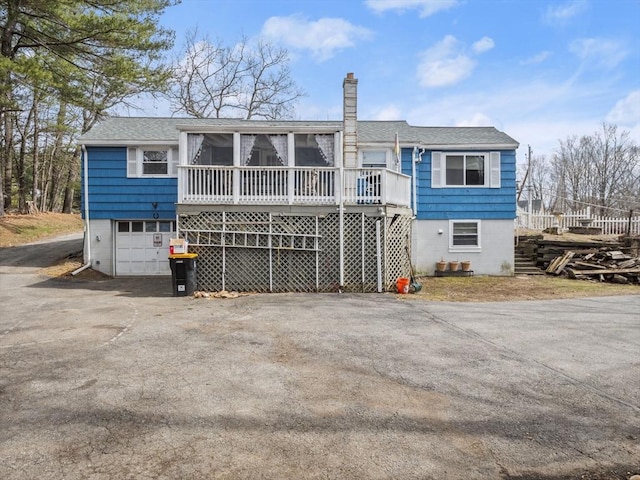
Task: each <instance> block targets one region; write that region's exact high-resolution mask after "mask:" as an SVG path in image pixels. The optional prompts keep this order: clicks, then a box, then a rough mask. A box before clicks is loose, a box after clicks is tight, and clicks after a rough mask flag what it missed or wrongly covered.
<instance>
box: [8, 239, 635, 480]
mask: <svg viewBox="0 0 640 480" xmlns="http://www.w3.org/2000/svg"><path fill="white" fill-rule="evenodd" d="M79 245H80V240H79V239H78V238H77V237H68V238H65V239H61V240H59V241H57V242H50V243H45V244H40V245H33V246H25V247H17V249H16V248H9V249H0V457H1V458H2V462H0V478H7V479H32V478H33V479H35V478H38V479H40V478H54V479H58V478H60V479H62V478H64V479H112V478H125V479H128V478H130V479H138V478H180V479H191V478H193V479H204V478H230V479H233V478H278V479H293V478H295V479H298V478H347V479H349V478H375V479H387V478H388V479H391V478H394V479H395V478H398V479H412V478H415V479H449V478H451V479H463V478H464V479H467V480H468V479H521V480H523V479H529V478H542V479H560V478H575V479H614V478H625V479H626V478H629V477H630V476H631V475H632V474H640V296H629V297H607V298H598V299H580V300H556V301H540V302H512V303H485V304H477V303H475V304H462V303H455V304H454V303H425V302H421V301H419V300H417V299H416V298H414V297H410V296H407V297H404V296H397V295H389V294H387V295H378V294H367V295H351V294H348V295H345V294H320V295H313V294H273V295H253V296H245V297H240V298H237V299H228V300H219V299H215V300H214V299H193V298H184V297H182V298H174V297H172V296H171V285H170V279H168V278H144V279H140V278H134V279H107V280H93V281H86V280H78V279H73V280H63V279H51V278H47V277H44V276H42V275H41V274H39V273H38V270H39V268H41V267H42V266H45V264H48V263H49V262H50V261H51V260H52V259H55V258H58V257H60V256H64V254H66V253H69V252H71V251H74V250H77V249H78V248H79ZM65 252H66V253H65Z"/></svg>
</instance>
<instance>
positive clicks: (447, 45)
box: [418, 35, 476, 87]
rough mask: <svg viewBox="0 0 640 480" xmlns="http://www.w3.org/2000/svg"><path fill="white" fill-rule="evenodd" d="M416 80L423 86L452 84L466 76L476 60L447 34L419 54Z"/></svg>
mask: <svg viewBox="0 0 640 480" xmlns="http://www.w3.org/2000/svg"><path fill="white" fill-rule="evenodd" d="M420 56H421V61H420V63H419V65H418V81H419V83H420V85H421V86H423V87H444V86H447V85H453V84H455V83H458V82H459V81H461V80H463V79H465V78H466V77H468V76H469V75H470V74H471V72H472V71H473V69H474V67H475V65H476V62H475V61H474V60H473V59H472V58H470V57H468V56H467V55H465V54H464V52H463V45H462V44H461V43H460V42H459V41H458V40H457V39H456V38H455V37H454V36H452V35H447V36H446V37H444V38H443V39H442V40H441V41H439V42H438V43H436V44H435V45H434V46H433V47H431V48H429V49H427V50H425V51H424V52H422V53H421V54H420Z"/></svg>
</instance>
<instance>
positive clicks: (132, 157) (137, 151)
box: [127, 145, 179, 178]
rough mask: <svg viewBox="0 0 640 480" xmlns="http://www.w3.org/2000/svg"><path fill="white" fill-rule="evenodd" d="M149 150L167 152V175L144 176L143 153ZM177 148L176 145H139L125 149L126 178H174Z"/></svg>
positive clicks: (177, 159) (176, 169)
mask: <svg viewBox="0 0 640 480" xmlns="http://www.w3.org/2000/svg"><path fill="white" fill-rule="evenodd" d="M150 150H157V151H166V152H167V173H163V174H144V173H143V171H144V167H143V158H144V152H145V151H150ZM178 161H179V155H178V147H177V146H176V145H141V146H138V147H128V148H127V178H175V177H177V176H178V168H177V167H178Z"/></svg>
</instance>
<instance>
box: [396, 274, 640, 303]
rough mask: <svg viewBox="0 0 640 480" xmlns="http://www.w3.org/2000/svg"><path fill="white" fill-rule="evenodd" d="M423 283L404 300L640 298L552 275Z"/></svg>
mask: <svg viewBox="0 0 640 480" xmlns="http://www.w3.org/2000/svg"><path fill="white" fill-rule="evenodd" d="M419 281H420V283H421V284H422V290H420V291H419V292H418V293H415V294H409V295H403V297H406V298H407V299H411V298H413V299H420V300H432V301H444V302H503V301H513V300H548V299H558V298H580V297H606V296H612V295H638V294H640V286H639V285H616V284H611V283H600V282H594V281H588V280H570V279H567V278H558V277H553V276H548V275H531V276H517V277H489V276H486V277H485V276H478V277H424V278H420V279H419Z"/></svg>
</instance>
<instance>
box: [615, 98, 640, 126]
mask: <svg viewBox="0 0 640 480" xmlns="http://www.w3.org/2000/svg"><path fill="white" fill-rule="evenodd" d="M607 122H610V123H615V124H617V125H620V126H622V127H625V126H627V127H631V126H634V125H637V124H640V90H634V91H633V92H631V93H630V94H629V95H627V96H626V97H624V98H622V99H620V100H618V101H617V102H616V104H615V105H614V106H613V108H612V109H611V111H610V112H609V113H608V114H607Z"/></svg>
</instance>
